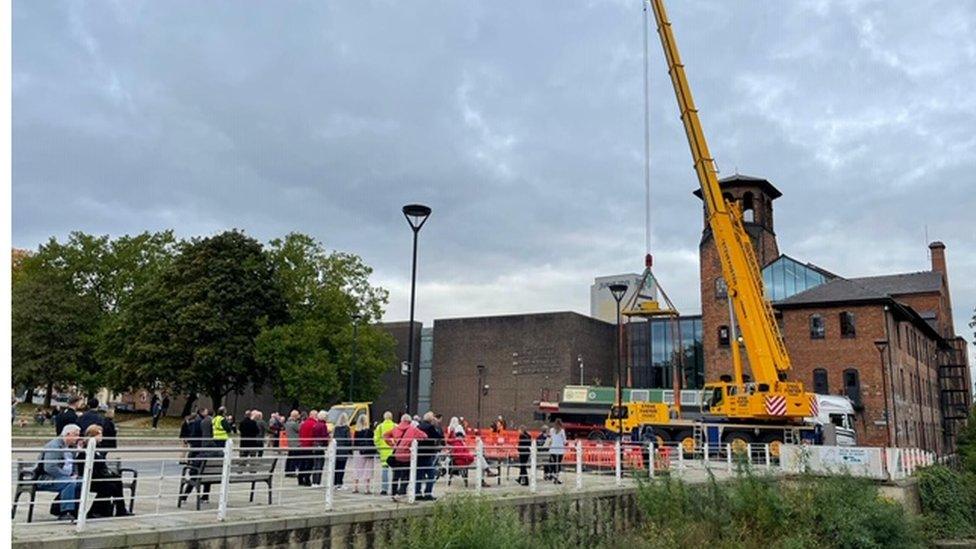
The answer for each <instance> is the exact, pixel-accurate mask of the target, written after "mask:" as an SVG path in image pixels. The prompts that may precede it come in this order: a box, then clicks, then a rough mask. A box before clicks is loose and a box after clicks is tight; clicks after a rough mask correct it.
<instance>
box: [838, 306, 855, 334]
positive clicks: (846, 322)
mask: <svg viewBox="0 0 976 549" xmlns="http://www.w3.org/2000/svg"><path fill="white" fill-rule="evenodd" d="M856 335H857V329H856V328H855V327H854V313H852V312H850V311H844V312H843V313H841V314H840V337H845V338H852V337H855V336H856Z"/></svg>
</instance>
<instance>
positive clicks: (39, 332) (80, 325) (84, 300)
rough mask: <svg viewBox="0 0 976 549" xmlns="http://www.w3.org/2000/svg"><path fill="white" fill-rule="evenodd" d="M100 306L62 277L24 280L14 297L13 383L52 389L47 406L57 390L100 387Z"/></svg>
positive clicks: (42, 275)
mask: <svg viewBox="0 0 976 549" xmlns="http://www.w3.org/2000/svg"><path fill="white" fill-rule="evenodd" d="M98 320H99V307H98V302H97V301H96V300H95V299H94V298H93V297H92V296H89V295H83V294H79V293H77V292H76V291H75V290H74V288H72V286H71V283H70V281H68V280H66V279H65V278H64V277H61V276H58V275H57V274H56V273H51V272H43V271H41V272H39V273H36V274H35V275H34V276H31V277H29V278H26V277H25V278H21V279H20V280H18V282H17V283H16V284H14V286H13V289H12V295H11V328H12V334H11V354H12V357H13V365H12V374H13V381H14V383H15V384H17V385H22V386H23V385H26V386H27V387H28V388H31V389H33V387H36V386H38V385H41V386H44V387H45V388H46V394H45V402H44V404H45V406H50V404H51V392H52V389H53V388H54V387H56V386H62V385H63V386H67V385H77V386H80V387H82V388H84V389H85V390H86V391H87V392H94V391H96V390H97V389H98V388H99V387H100V379H99V377H98V367H97V364H96V362H95V346H96V341H97V340H96V337H97V334H98Z"/></svg>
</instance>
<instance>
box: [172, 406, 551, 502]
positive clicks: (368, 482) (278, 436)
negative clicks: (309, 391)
mask: <svg viewBox="0 0 976 549" xmlns="http://www.w3.org/2000/svg"><path fill="white" fill-rule="evenodd" d="M333 419H334V423H333V424H332V425H330V421H329V414H328V412H326V411H325V410H309V411H307V412H305V411H300V410H292V411H291V413H289V414H288V416H287V417H286V416H284V415H282V414H279V413H277V412H273V413H271V414H270V418H269V420H268V421H265V420H264V416H263V414H262V412H260V411H259V410H247V411H245V412H244V416H243V419H242V420H241V421H240V422H236V421H235V420H234V418H233V416H231V415H230V414H228V413H227V410H226V409H225V408H224V407H220V408H218V409H217V410H216V412H215V413H213V414H211V411H210V410H209V409H208V408H200V409H198V410H197V413H196V414H193V415H190V416H187V417H186V418H184V421H183V424H182V426H181V428H180V439H181V440H182V441H183V443H184V445H185V446H186V447H187V448H188V449H189V452H188V455H187V459H188V461H189V462H190V463H191V464H197V467H199V466H201V465H202V464H203V463H204V462H205V461H206V460H207V459H213V458H215V457H217V456H218V455H219V453H218V449H219V448H221V447H222V446H223V445H224V444H225V441H226V440H227V439H228V438H230V437H231V436H233V435H237V436H238V437H239V442H238V444H239V446H240V450H241V455H242V456H261V455H263V452H264V450H265V449H266V448H269V447H270V448H281V449H282V450H284V451H285V455H286V461H285V474H286V475H287V476H289V477H293V478H296V479H297V482H298V484H299V485H300V486H307V487H313V488H315V487H321V486H322V485H323V478H322V475H323V474H324V473H325V460H326V448H327V447H328V446H329V444H330V441H331V440H333V439H334V440H335V441H336V454H335V466H334V470H333V473H332V475H333V476H332V485H333V487H334V489H335V490H337V491H345V490H349V491H351V492H352V493H363V494H372V493H374V486H373V481H374V475H375V472H376V469H377V467H378V468H379V495H381V496H388V497H391V498H392V499H393V500H399V498H402V497H403V496H405V495H406V494H407V489H408V487H409V481H410V479H409V477H410V455H411V446H412V443H413V442H414V441H416V442H417V464H416V478H415V480H416V484H415V493H416V499H418V500H421V501H433V500H434V499H436V497H435V496H434V485H435V483H436V481H437V478H438V476H439V475H438V470H439V469H441V470H443V469H445V468H446V467H439V464H438V458H439V457H441V456H446V457H447V458H448V459H447V462H446V463H448V464H449V466H450V469H451V470H454V471H460V472H463V471H465V470H468V469H474V468H477V469H480V470H481V471H482V472H483V473H484V475H483V477H482V482H483V486H488V483H487V482H486V481H485V480H484V477H490V476H496V475H497V474H499V473H498V472H497V471H492V468H491V467H490V465H489V463H488V460H487V459H485V456H484V455H476V452H474V450H473V448H472V446H471V444H470V442H468V441H466V440H465V436H466V433H467V431H468V429H469V427H468V425H467V422H466V421H464V419H463V418H457V417H453V418H451V419H450V420H449V422H448V424H447V426H446V427H445V426H444V425H443V420H444V418H443V416H442V415H440V414H436V413H434V412H427V413H426V414H424V415H423V416H422V417H420V416H411V415H409V414H403V415H402V416H400V418H399V421H394V415H393V413H392V412H389V411H387V412H384V413H383V416H382V419H381V420H379V421H377V422H375V423H374V424H372V425H371V424H370V422H369V419H368V417H367V416H366V414H358V415H356V416H355V418H354V419H353V420H352V424H350V418H349V416H348V415H347V414H345V413H343V414H340V415H339V416H338V417H336V418H333ZM491 430H492V431H494V432H502V431H505V430H506V424H505V421H504V419H503V418H501V417H499V418H498V419H497V420H495V422H493V424H492V427H491ZM518 431H519V438H518V445H517V451H518V462H519V476H518V479H517V482H518V483H519V484H523V485H528V483H529V480H528V461H529V455H530V453H531V448H532V445H533V444H535V445H537V447H538V449H539V451H540V453H541V454H542V455H543V456H545V457H546V463H545V464H544V465H543V471H544V478H545V480H547V481H552V482H554V483H556V484H561V481H560V480H559V472H560V469H561V467H562V465H561V464H562V458H563V455H564V454H565V451H566V432H565V430H563V428H562V424H561V423H560V422H559V421H558V420H557V421H556V422H555V424H554V425H553V427H552V428H548V426H543V429H542V431H541V433H540V435H539V436H538V437H537V438H535V439H533V437H532V435H531V434H530V433H529V431H528V429H527V428H526V427H525V426H524V425H523V426H520V427H519V430H518ZM446 472H448V473H449V472H450V471H446ZM203 497H204V499H207V498H208V496H207V495H206V494H205V495H204V496H203Z"/></svg>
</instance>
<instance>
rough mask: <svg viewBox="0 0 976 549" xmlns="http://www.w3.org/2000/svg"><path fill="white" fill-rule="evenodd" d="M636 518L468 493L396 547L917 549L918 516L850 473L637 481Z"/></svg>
mask: <svg viewBox="0 0 976 549" xmlns="http://www.w3.org/2000/svg"><path fill="white" fill-rule="evenodd" d="M637 500H638V511H639V513H638V514H639V524H638V525H637V526H636V527H635V528H633V529H631V530H629V531H625V532H621V531H615V530H614V528H613V527H612V524H611V518H610V517H601V516H594V515H593V514H592V513H591V512H589V511H587V512H581V511H577V510H576V508H575V507H572V506H568V505H567V506H556V507H554V508H550V509H549V510H547V513H546V517H545V518H544V519H543V520H541V521H537V522H536V524H535V527H534V528H535V529H534V530H532V527H531V526H530V525H528V524H525V523H523V522H522V521H521V520H520V519H519V517H518V516H517V514H516V513H515V512H514V511H513V510H512V509H511V508H508V507H505V506H496V505H494V504H492V503H491V502H489V501H484V500H479V499H474V498H465V499H461V500H454V501H452V502H450V503H446V504H439V505H438V506H437V507H436V508H435V511H434V514H433V515H432V516H427V517H417V518H414V519H411V520H409V521H408V523H407V525H406V526H405V527H404V528H403V529H401V530H399V531H398V532H397V534H396V535H395V537H394V539H393V540H391V541H392V542H393V544H394V546H397V547H408V548H411V549H425V548H445V547H471V548H495V547H499V548H501V547H504V548H521V547H526V548H528V547H552V548H556V547H591V548H597V547H628V548H656V547H704V546H708V547H728V548H752V547H757V548H758V547H764V548H765V547H837V548H848V547H850V548H854V547H857V548H870V547H886V548H887V547H919V546H921V545H922V543H923V542H922V538H921V536H920V534H919V532H918V530H917V529H916V527H915V521H914V520H912V519H911V518H910V517H908V516H907V515H906V513H905V512H904V510H903V509H902V508H901V506H900V505H899V504H897V503H894V502H891V501H888V500H886V499H884V498H882V497H881V496H880V494H879V493H878V490H877V488H876V487H875V486H874V484H873V483H871V482H870V481H864V480H860V479H854V478H850V477H832V478H827V479H822V478H818V479H813V478H802V479H799V480H791V481H782V480H774V479H768V478H763V477H757V476H755V475H752V474H749V473H746V474H744V475H742V476H741V477H739V478H737V479H735V480H733V481H729V482H721V483H720V482H716V481H714V480H713V481H711V482H708V483H705V484H700V485H691V484H686V483H684V482H682V481H678V480H670V479H663V480H657V481H653V482H649V483H646V484H643V485H641V486H640V487H639V488H638V495H637Z"/></svg>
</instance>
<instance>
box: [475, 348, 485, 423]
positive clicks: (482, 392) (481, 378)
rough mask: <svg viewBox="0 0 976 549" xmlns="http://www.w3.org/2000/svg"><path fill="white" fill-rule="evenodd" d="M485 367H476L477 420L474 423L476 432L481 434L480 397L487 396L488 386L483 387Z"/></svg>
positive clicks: (480, 365)
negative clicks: (476, 427)
mask: <svg viewBox="0 0 976 549" xmlns="http://www.w3.org/2000/svg"><path fill="white" fill-rule="evenodd" d="M484 379H485V365H484V364H479V365H478V419H477V421H476V422H475V423H476V424H477V425H478V432H479V433H480V432H481V397H482V396H484V395H487V394H488V386H487V385H485V382H484Z"/></svg>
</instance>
